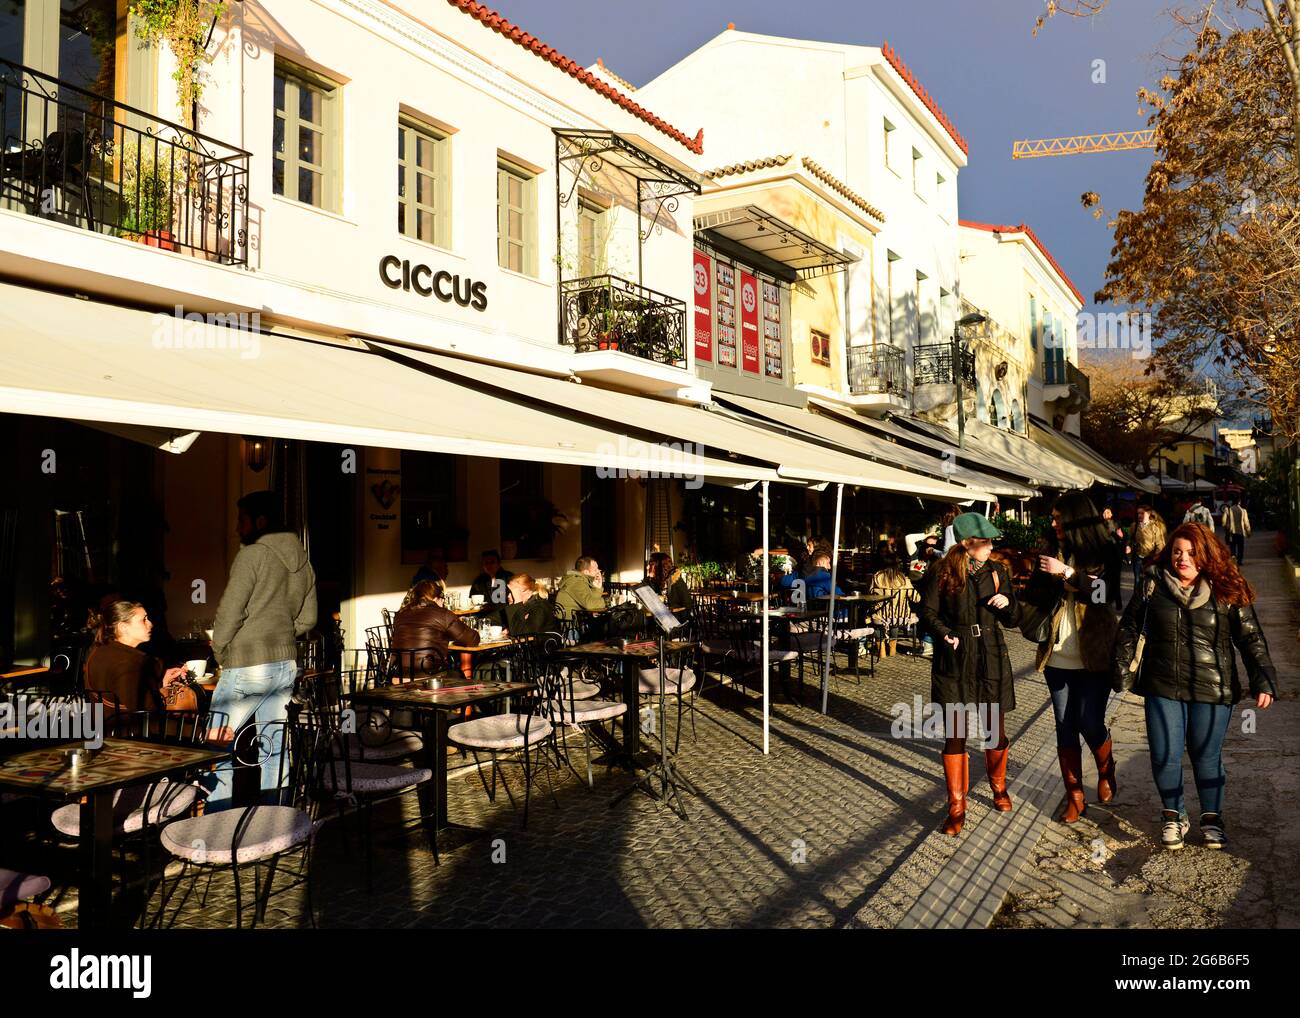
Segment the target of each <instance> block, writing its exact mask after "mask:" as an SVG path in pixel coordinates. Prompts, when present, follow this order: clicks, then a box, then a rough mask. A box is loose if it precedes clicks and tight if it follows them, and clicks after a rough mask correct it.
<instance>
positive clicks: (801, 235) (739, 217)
mask: <svg viewBox="0 0 1300 1018" xmlns="http://www.w3.org/2000/svg"><path fill="white" fill-rule="evenodd" d="M746 224H752V225H753V227H754V228H753V230H752V231H751V232H750V233H749V234H747V235H745V236H733V235H732V234H729V233H723V232H722V231H723V228H725V227H732V226H735V227H743V226H745V225H746ZM695 233H696V234H697V235H699V234H708V233H714V234H716V235H717V236H720V237H725V238H726V239H727V240H729V241H731V242H732V243H733V244H740V245H741V246H743V247H746V248H749V249H751V250H754V251H756V252H758V253H759V254H761V255H763V256H764V257H766V258H770V259H772V260H773V261H776V262H780V263H781V264H783V265H788V266H789V267H790V268H791V269H793V270H794V272H795V275H796V276H798V278H799V279H801V280H808V279H815V278H817V277H818V276H824V275H830V274H832V273H835V272H839V271H840V270H841V269H844V268H846V267H848V266H849V265H852V264H854V263H855V262H857V261H860V260H861V259H859V258H858V256H857V255H852V254H849V253H848V252H847V251H837V250H836V249H835V248H833V247H831V246H830V245H829V244H825V243H823V242H822V241H820V240H818V239H817V238H816V237H814V236H812V235H811V234H808V233H805V232H804V231H803V230H800V229H798V228H797V227H794V226H791V225H790V224H789V223H787V222H786V221H785V220H783V219H778V218H777V217H776V216H774V215H772V213H770V212H767V211H766V210H764V209H762V208H760V207H759V206H757V205H744V206H740V207H737V208H730V209H720V210H719V211H717V212H706V213H704V214H703V215H698V216H696V217H695ZM760 234H767V235H768V237H778V236H779V237H780V238H781V240H782V241H783V242H784V247H786V248H788V247H798V246H802V247H803V256H804V257H801V258H799V259H798V262H803V263H804V264H797V263H796V261H795V260H792V259H791V258H790V257H789V256H787V257H784V258H782V257H779V256H778V255H777V254H776V253H775V252H776V251H777V250H782V249H784V248H781V249H777V248H769V249H767V250H764V249H763V248H760V247H755V246H754V244H753V241H755V240H761V239H767V238H764V237H760V236H759V235H760ZM809 259H812V260H811V261H809Z"/></svg>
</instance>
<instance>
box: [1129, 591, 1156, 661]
mask: <svg viewBox="0 0 1300 1018" xmlns="http://www.w3.org/2000/svg"><path fill="white" fill-rule="evenodd" d="M1155 589H1156V581H1155V580H1147V581H1146V583H1145V585H1144V586H1143V589H1142V625H1141V626H1140V627H1139V628H1138V639H1137V646H1136V647H1134V648H1133V660H1132V661H1130V662H1129V663H1128V673H1129V674H1130V675H1134V676H1136V675H1137V672H1138V669H1139V668H1141V667H1142V653H1143V652H1144V651H1145V650H1146V649H1147V612H1148V611H1150V610H1151V594H1152V592H1153V591H1154V590H1155Z"/></svg>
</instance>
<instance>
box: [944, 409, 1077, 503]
mask: <svg viewBox="0 0 1300 1018" xmlns="http://www.w3.org/2000/svg"><path fill="white" fill-rule="evenodd" d="M966 441H967V443H968V444H974V445H975V446H976V447H977V448H980V449H994V450H996V451H997V452H998V453H1000V454H1001V455H1003V456H1006V457H1009V458H1011V459H1013V460H1015V461H1018V462H1020V463H1023V464H1024V465H1025V467H1026V468H1027V469H1028V470H1029V471H1030V473H1031V479H1032V480H1033V481H1034V482H1035V483H1037V484H1046V485H1048V486H1049V487H1052V488H1090V487H1092V486H1093V485H1094V484H1095V483H1096V482H1097V480H1098V478H1097V474H1096V473H1095V472H1094V471H1092V470H1088V469H1086V468H1084V467H1081V466H1079V465H1078V464H1077V463H1072V462H1070V461H1069V460H1066V459H1063V458H1062V457H1060V456H1058V455H1056V454H1055V453H1054V452H1051V451H1049V450H1047V449H1044V448H1043V447H1042V446H1039V445H1035V444H1034V443H1033V442H1031V441H1030V440H1029V439H1027V438H1025V437H1024V436H1023V435H1017V434H1014V433H1013V432H1010V431H1003V430H1002V429H1001V428H995V427H993V426H992V425H989V424H985V423H984V422H983V421H979V420H975V421H967V422H966Z"/></svg>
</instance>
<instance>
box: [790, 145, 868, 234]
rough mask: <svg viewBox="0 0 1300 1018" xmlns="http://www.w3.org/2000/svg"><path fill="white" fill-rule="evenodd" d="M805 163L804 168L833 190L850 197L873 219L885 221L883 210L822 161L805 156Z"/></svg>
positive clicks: (847, 197) (850, 199)
mask: <svg viewBox="0 0 1300 1018" xmlns="http://www.w3.org/2000/svg"><path fill="white" fill-rule="evenodd" d="M803 164H804V168H805V169H807V170H808V172H809V173H811V174H812V175H813V176H814V177H816V178H817V179H818V180H820V181H821V182H822V183H823V184H825V185H826V186H827V187H829V188H830V189H831V190H832V191H834V192H836V193H837V194H839V195H840V196H841V197H842V198H846V199H848V200H849V201H850V202H852V203H853V204H854V205H856V206H857V207H858V208H860V209H862V211H863V212H865V213H866V214H867V215H869V216H871V217H872V218H873V219H876V220H878V221H880V222H882V223H883V222H884V221H885V214H884V213H883V212H881V211H880V209H878V208H876V207H875V206H874V205H872V204H871V202H869V201H867V199H865V198H864V197H862V195H860V194H858V193H857V192H856V191H854V190H853V189H852V188H850V187H849V186H848V184H846V183H844V181H842V180H840V179H839V177H835V176H832V175H831V174H830V173H829V172H828V171H827V170H826V168H825V167H823V166H822V165H821V163H819V162H816V161H815V160H813V159H809V158H808V157H807V156H804V157H803Z"/></svg>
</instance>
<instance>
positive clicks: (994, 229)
mask: <svg viewBox="0 0 1300 1018" xmlns="http://www.w3.org/2000/svg"><path fill="white" fill-rule="evenodd" d="M957 223H958V225H959V226H969V227H970V228H971V229H972V230H987V231H988V232H989V233H1023V234H1024V235H1025V236H1026V237H1028V238H1029V239H1030V240H1032V241H1033V242H1034V244H1035V246H1037V248H1038V250H1039V251H1041V252H1042V253H1043V257H1044V258H1046V259H1047V263H1048V264H1049V265H1051V266H1052V268H1053V269H1055V270H1056V274H1057V275H1058V276H1060V277H1061V279H1063V280H1064V281H1065V285H1066V286H1068V287H1069V288H1070V292H1071V293H1072V294H1074V296H1075V297H1076V298H1077V299H1078V301H1079V303H1080V304H1087V303H1088V302H1087V301H1086V300H1084V299H1083V294H1081V293H1080V292H1079V288H1078V287H1077V286H1075V285H1074V283H1072V282H1071V281H1070V277H1069V276H1067V275H1066V274H1065V270H1064V269H1063V268H1061V263H1060V262H1058V261H1057V260H1056V259H1055V258H1053V257H1052V252H1051V251H1049V250H1047V245H1046V244H1044V243H1043V242H1042V241H1041V240H1039V239H1038V234H1036V233H1035V232H1034V231H1033V230H1032V229H1030V227H1029V226H1028V225H1026V224H1025V223H1021V224H1020V225H1019V226H998V225H997V224H995V223H977V222H975V221H974V220H971V219H958V220H957Z"/></svg>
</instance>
